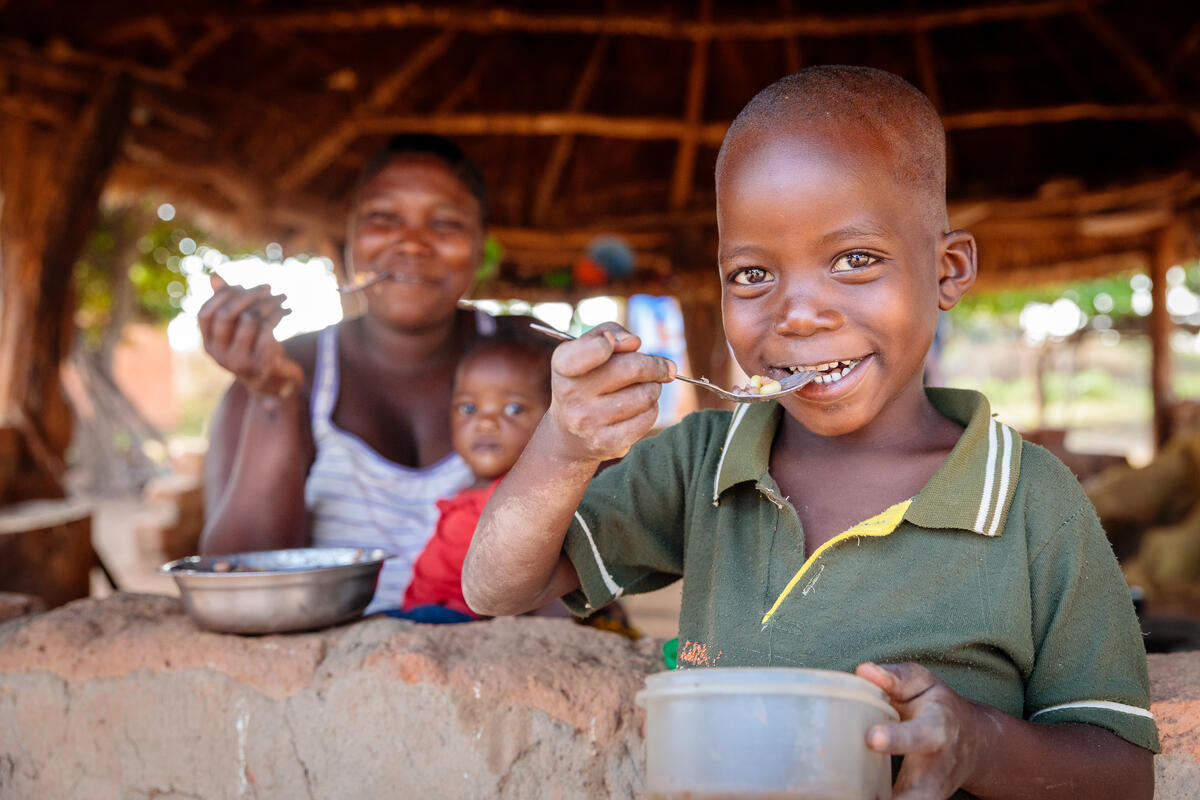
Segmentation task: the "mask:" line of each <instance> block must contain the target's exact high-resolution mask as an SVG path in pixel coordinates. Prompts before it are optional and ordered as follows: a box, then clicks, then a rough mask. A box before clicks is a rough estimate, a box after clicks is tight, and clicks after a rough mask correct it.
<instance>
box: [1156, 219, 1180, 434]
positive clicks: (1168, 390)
mask: <svg viewBox="0 0 1200 800" xmlns="http://www.w3.org/2000/svg"><path fill="white" fill-rule="evenodd" d="M1178 235H1179V225H1178V224H1177V223H1172V224H1170V225H1168V226H1167V227H1165V228H1163V229H1162V230H1161V231H1159V234H1158V241H1157V243H1156V246H1155V248H1154V252H1153V253H1152V254H1151V256H1150V280H1151V282H1152V283H1151V287H1150V298H1151V300H1152V301H1153V303H1154V305H1153V306H1152V307H1151V309H1150V320H1149V321H1150V390H1151V394H1152V396H1153V398H1154V444H1155V446H1156V447H1161V446H1162V445H1164V444H1166V441H1167V439H1169V438H1170V437H1171V408H1172V405H1173V404H1174V391H1173V389H1172V386H1171V375H1172V372H1173V370H1172V367H1171V331H1172V330H1173V328H1174V326H1173V325H1172V324H1171V315H1170V314H1168V313H1167V270H1168V269H1170V268H1171V267H1172V266H1174V264H1175V258H1176V256H1177V255H1178V251H1177V250H1176V247H1175V242H1176V237H1177V236H1178Z"/></svg>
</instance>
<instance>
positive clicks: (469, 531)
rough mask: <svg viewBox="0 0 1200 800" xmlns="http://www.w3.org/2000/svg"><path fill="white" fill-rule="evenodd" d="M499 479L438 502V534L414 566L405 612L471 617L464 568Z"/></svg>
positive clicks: (407, 592) (472, 613) (474, 615)
mask: <svg viewBox="0 0 1200 800" xmlns="http://www.w3.org/2000/svg"><path fill="white" fill-rule="evenodd" d="M499 484H500V478H497V479H496V480H494V481H492V482H491V484H490V485H488V486H487V487H485V488H483V489H463V490H462V491H461V492H459V493H458V494H456V495H454V497H451V498H449V499H448V500H438V501H437V507H438V511H440V512H441V516H440V517H439V518H438V524H437V530H435V531H434V533H433V538H431V539H430V540H429V543H428V544H426V545H425V549H424V550H422V551H421V555H420V556H419V557H418V558H417V561H416V563H415V564H413V577H412V582H411V583H410V584H409V585H408V589H406V590H405V591H404V610H405V611H410V610H412V609H414V608H416V607H417V606H443V607H445V608H452V609H454V610H455V611H461V612H462V613H464V614H470V615H471V616H472V617H476V618H478V617H479V615H478V614H476V613H475V612H474V611H472V610H471V607H470V606H468V605H467V601H466V600H465V599H463V593H462V568H463V561H464V560H466V557H467V548H468V547H470V546H471V537H472V536H474V535H475V526H476V525H477V524H478V523H479V517H480V515H481V514H483V507H484V506H485V505H487V501H488V498H489V497H491V496H492V492H494V491H496V487H497V486H498V485H499Z"/></svg>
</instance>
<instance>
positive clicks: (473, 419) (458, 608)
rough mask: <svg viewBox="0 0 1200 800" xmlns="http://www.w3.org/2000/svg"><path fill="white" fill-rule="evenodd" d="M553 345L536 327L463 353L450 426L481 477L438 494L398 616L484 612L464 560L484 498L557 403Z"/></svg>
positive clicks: (465, 616)
mask: <svg viewBox="0 0 1200 800" xmlns="http://www.w3.org/2000/svg"><path fill="white" fill-rule="evenodd" d="M535 337H536V338H535ZM553 350H554V343H553V342H551V341H550V340H548V339H544V338H542V337H538V336H537V335H536V334H531V333H512V334H507V335H501V336H495V337H492V338H490V339H485V340H483V341H482V342H481V343H480V344H478V345H477V346H476V347H474V348H473V349H472V350H471V351H470V352H468V353H467V355H466V356H464V357H463V360H462V362H461V363H460V364H459V366H458V370H457V372H456V373H455V376H454V392H453V396H452V399H451V410H450V428H451V434H452V436H453V442H454V449H455V450H457V451H458V454H459V455H461V456H462V458H463V460H464V461H466V462H467V465H468V466H469V467H470V468H471V471H472V472H473V473H474V475H475V482H474V484H472V485H471V486H469V487H468V488H466V489H463V490H462V491H461V492H459V493H458V494H456V495H455V496H453V497H451V498H449V499H447V500H439V501H438V504H437V505H438V509H439V510H440V511H441V516H440V518H439V519H438V524H437V529H436V531H435V532H434V534H433V538H432V539H430V540H429V544H427V545H426V546H425V550H424V551H423V552H422V553H421V555H420V557H418V558H417V561H416V563H415V564H414V566H413V579H412V583H410V584H409V586H408V589H407V591H405V593H404V606H403V610H402V612H401V613H400V614H397V615H395V616H402V617H404V618H406V619H412V620H414V621H418V622H465V621H467V620H471V619H478V616H479V615H477V614H475V613H474V612H472V611H471V609H470V608H469V607H468V606H467V603H466V601H465V600H463V594H462V588H461V586H460V580H461V574H462V565H463V559H464V558H465V557H466V554H467V548H468V546H469V545H470V544H471V537H472V536H473V535H474V533H475V524H476V523H477V522H478V521H479V515H480V513H482V511H483V507H484V505H485V504H486V503H487V501H488V498H489V497H491V496H492V492H494V491H495V489H496V486H497V485H498V484H499V483H500V479H501V478H503V477H504V474H505V473H506V472H508V470H509V468H510V467H511V466H512V465H513V464H514V463H516V460H517V456H519V455H520V454H521V451H522V450H523V449H524V448H525V443H526V442H528V441H529V437H530V436H532V435H533V431H534V428H536V427H537V425H538V422H540V421H541V419H542V415H543V414H545V413H546V409H547V408H548V407H549V406H550V356H551V354H552V352H553Z"/></svg>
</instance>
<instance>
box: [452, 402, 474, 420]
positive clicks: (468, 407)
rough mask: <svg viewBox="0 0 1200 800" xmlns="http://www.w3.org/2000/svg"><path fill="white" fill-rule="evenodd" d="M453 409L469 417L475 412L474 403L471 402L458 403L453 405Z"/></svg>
mask: <svg viewBox="0 0 1200 800" xmlns="http://www.w3.org/2000/svg"><path fill="white" fill-rule="evenodd" d="M454 410H455V411H457V412H458V413H460V414H462V415H464V416H468V417H469V416H471V415H472V414H474V413H475V404H474V403H471V402H465V403H459V404H458V405H457V406H455V409H454Z"/></svg>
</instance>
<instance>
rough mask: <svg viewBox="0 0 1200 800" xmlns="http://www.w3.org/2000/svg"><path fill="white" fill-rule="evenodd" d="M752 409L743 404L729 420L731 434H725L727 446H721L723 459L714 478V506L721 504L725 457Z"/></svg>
mask: <svg viewBox="0 0 1200 800" xmlns="http://www.w3.org/2000/svg"><path fill="white" fill-rule="evenodd" d="M749 408H750V404H749V403H741V404H740V405H739V406H738V407H737V408H736V409H734V411H733V416H732V417H731V418H730V419H729V432H728V433H726V434H725V444H724V445H722V446H721V458H720V459H719V460H718V461H717V473H716V475H715V476H714V477H713V505H714V506H715V505H719V504H720V499H719V498H720V495H721V492H720V489H719V488H718V487H720V485H721V470H722V469H723V468H724V467H725V456H727V455H728V454H729V443H730V442H732V441H733V433H734V431H736V430H737V427H738V425H740V424H741V422H742V417H744V416H746V411H748V410H749Z"/></svg>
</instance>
